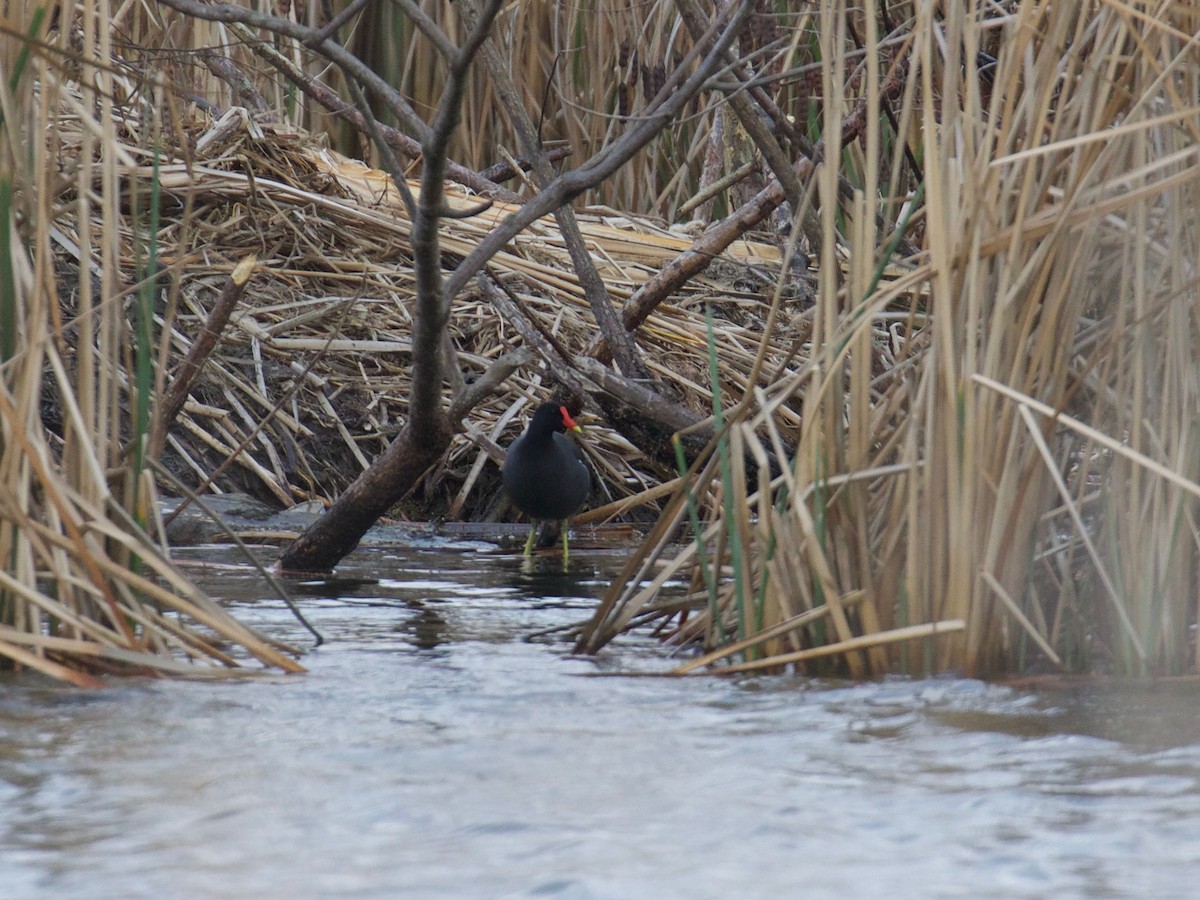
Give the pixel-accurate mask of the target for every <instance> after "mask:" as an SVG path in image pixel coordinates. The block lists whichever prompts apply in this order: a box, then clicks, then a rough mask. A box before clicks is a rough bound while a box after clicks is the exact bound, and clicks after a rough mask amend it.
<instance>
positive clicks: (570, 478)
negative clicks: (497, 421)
mask: <svg viewBox="0 0 1200 900" xmlns="http://www.w3.org/2000/svg"><path fill="white" fill-rule="evenodd" d="M567 429H571V430H572V431H581V430H582V429H581V428H580V427H579V426H578V425H576V424H575V421H574V420H573V419H572V418H571V416H570V414H569V413H568V412H567V408H566V407H565V406H562V405H560V404H558V403H543V404H542V405H541V406H539V407H538V408H537V409H536V410H534V413H533V418H532V419H530V420H529V428H528V429H527V430H526V431H525V433H524V434H523V435H521V436H520V437H519V438H517V439H516V440H515V441H513V442H512V446H510V447H509V448H508V455H507V456H505V458H504V473H503V477H504V490H505V492H506V493H507V494H508V498H509V499H510V500H512V502H513V503H514V504H516V506H517V508H518V509H519V510H521V512H523V513H525V515H527V516H529V518H530V519H532V520H533V527H532V528H531V529H530V531H529V539H528V540H527V541H525V555H526V556H529V555H530V554H531V553H533V541H534V538H535V537H536V536H537V527H538V522H541V521H550V520H555V521H561V522H563V529H562V545H563V564H564V565H565V564H566V562H567V528H566V522H565V520H566V519H568V518H570V516H571V515H572V514H574V512H575V511H576V510H577V509H579V507H581V506H583V501H584V500H586V499H587V497H588V494H589V493H590V492H591V489H592V476H591V474H590V473H589V472H588V467H587V466H586V465H585V464H584V462H583V455H582V454H581V453H580V452H579V448H578V447H576V446H575V444H573V443H572V442H571V441H570V440H569V439H568V438H567V436H566V435H565V434H564V433H563V432H565V431H566V430H567Z"/></svg>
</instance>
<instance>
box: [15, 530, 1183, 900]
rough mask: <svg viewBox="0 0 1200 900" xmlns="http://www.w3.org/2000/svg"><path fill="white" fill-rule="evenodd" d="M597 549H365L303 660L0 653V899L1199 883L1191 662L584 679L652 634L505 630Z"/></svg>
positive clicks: (274, 624) (1170, 890) (237, 588)
mask: <svg viewBox="0 0 1200 900" xmlns="http://www.w3.org/2000/svg"><path fill="white" fill-rule="evenodd" d="M213 557H214V558H222V559H224V558H227V557H228V554H227V552H225V551H219V552H217V553H216V554H213ZM618 564H619V560H615V559H608V560H605V559H603V558H599V559H597V558H591V559H589V558H588V557H586V556H580V557H578V558H577V559H573V565H575V566H576V568H575V569H574V570H573V572H572V573H571V574H570V575H567V576H564V575H562V574H551V573H550V572H547V573H544V574H533V575H522V574H521V573H520V568H519V565H520V564H519V561H518V560H515V559H513V558H512V557H505V558H497V557H493V556H489V555H486V554H482V553H476V552H472V551H470V550H458V551H455V552H446V551H445V550H442V551H437V550H430V551H404V552H403V553H396V552H392V553H388V552H384V551H379V550H374V551H363V552H360V553H358V554H356V555H355V556H354V557H353V558H352V559H351V560H350V562H349V563H348V564H347V565H345V566H343V567H342V568H341V569H340V570H339V574H340V575H341V576H343V577H342V578H340V579H339V580H337V581H332V582H321V583H312V584H308V585H302V586H297V595H298V599H299V602H300V603H301V605H302V607H303V609H304V611H305V613H306V614H307V615H308V616H309V617H310V618H311V619H312V621H313V622H314V624H316V625H317V627H319V628H320V629H321V630H322V631H323V632H324V633H325V634H326V636H327V638H328V639H329V643H328V644H327V645H326V646H324V647H322V648H321V649H320V650H319V651H317V652H315V653H312V654H310V655H309V656H308V657H306V659H305V662H306V664H307V665H308V666H309V667H310V670H311V671H310V674H308V675H306V676H302V677H292V678H284V677H271V678H261V679H257V680H254V681H250V682H247V683H237V684H201V683H178V682H165V681H138V682H118V683H115V684H114V686H113V687H112V688H110V689H108V690H102V691H98V692H90V693H89V692H80V691H76V690H72V689H67V688H62V687H58V686H53V685H47V684H45V683H44V682H41V681H37V680H34V679H31V678H27V677H17V678H13V677H11V676H10V677H9V678H7V680H5V681H3V682H0V897H3V898H5V900H7V898H25V897H30V898H41V897H54V898H59V897H70V898H75V897H97V898H110V897H148V898H149V897H155V898H158V897H205V898H207V897H220V898H224V897H281V898H282V897H432V898H440V897H448V898H458V897H464V898H470V897H480V898H492V897H562V898H577V897H578V898H643V897H644V898H670V897H685V896H686V897H701V898H708V897H713V898H717V897H730V898H733V897H737V898H755V897H798V896H805V897H824V896H839V897H841V896H849V897H884V896H886V897H890V898H906V897H914V898H923V897H996V898H1009V897H1050V896H1053V897H1153V898H1167V897H1181V898H1183V897H1195V896H1198V895H1200V887H1197V886H1198V885H1200V716H1198V713H1200V702H1198V701H1197V689H1198V686H1197V685H1196V684H1195V683H1177V684H1170V685H1156V686H1153V687H1128V686H1127V687H1105V686H1097V685H1094V684H1093V685H1090V686H1086V687H1078V688H1070V689H1057V690H1054V691H1043V692H1040V693H1038V692H1029V691H1016V690H1012V689H1008V688H1004V687H998V686H989V685H986V684H982V683H980V682H976V681H968V680H953V679H937V680H926V681H908V680H896V681H886V682H882V683H873V684H865V685H848V684H836V683H814V682H811V681H806V680H802V679H798V678H768V677H760V678H747V679H744V680H717V679H708V678H692V679H683V680H680V679H675V680H668V679H661V678H648V677H598V676H603V675H609V674H611V673H614V672H619V671H623V670H633V669H640V670H647V669H651V668H654V667H656V666H659V665H660V664H661V662H662V652H661V650H660V649H659V648H657V647H656V646H655V645H654V644H652V643H650V642H648V641H637V640H631V641H626V642H624V643H623V644H622V645H621V646H620V647H618V648H617V649H616V650H615V651H613V652H611V653H609V654H607V655H606V656H605V657H604V658H602V659H600V660H598V661H592V660H583V659H576V658H570V657H568V656H566V655H565V654H566V651H567V649H569V648H568V646H567V645H562V644H557V645H556V644H546V643H531V642H528V641H526V640H525V637H526V636H527V635H528V634H529V633H531V632H533V631H536V630H538V629H543V628H547V627H550V626H553V625H556V624H562V623H566V622H572V621H577V620H580V619H582V618H583V617H584V616H585V615H586V613H587V611H588V610H589V609H590V607H591V605H592V604H593V602H594V600H593V598H594V597H596V596H598V595H599V593H600V592H601V591H602V589H603V581H604V572H605V571H608V572H611V571H614V570H615V567H616V565H618ZM551 568H552V567H551ZM366 579H378V581H377V582H376V583H371V582H370V581H369V580H366ZM204 582H205V584H207V586H208V587H209V588H210V589H211V590H212V591H213V592H215V593H217V594H218V595H221V596H226V597H230V598H235V599H233V600H232V601H231V602H232V603H233V604H234V605H235V606H236V607H237V609H238V612H239V614H240V615H242V616H243V617H244V618H246V619H247V620H249V621H251V622H253V623H254V624H256V625H257V626H259V627H260V628H263V629H264V630H267V631H269V632H270V633H272V634H274V635H276V636H278V637H282V638H284V639H288V640H294V641H296V642H301V641H302V640H303V632H302V631H300V630H299V629H298V628H297V626H296V625H295V623H294V622H293V621H292V620H291V619H290V617H289V615H288V614H287V612H286V610H284V609H283V608H282V607H281V606H280V605H279V604H278V603H276V602H273V601H260V602H254V601H251V600H247V599H244V598H245V597H246V596H247V594H248V593H251V594H252V593H253V592H257V591H259V590H261V586H260V585H259V584H258V582H257V581H256V580H255V579H254V578H253V577H252V576H250V575H248V574H241V573H237V572H224V573H213V574H211V575H206V576H205V577H204ZM236 598H242V599H236Z"/></svg>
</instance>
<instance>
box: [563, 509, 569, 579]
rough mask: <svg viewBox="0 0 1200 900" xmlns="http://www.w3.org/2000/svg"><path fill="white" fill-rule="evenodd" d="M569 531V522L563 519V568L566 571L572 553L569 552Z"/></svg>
mask: <svg viewBox="0 0 1200 900" xmlns="http://www.w3.org/2000/svg"><path fill="white" fill-rule="evenodd" d="M567 530H568V529H567V520H566V519H563V520H562V542H563V568H564V569H565V568H566V567H567V557H568V556H569V555H570V551H569V550H567Z"/></svg>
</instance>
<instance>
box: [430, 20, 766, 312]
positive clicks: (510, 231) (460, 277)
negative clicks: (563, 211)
mask: <svg viewBox="0 0 1200 900" xmlns="http://www.w3.org/2000/svg"><path fill="white" fill-rule="evenodd" d="M753 5H754V3H753V0H731V2H730V3H729V4H727V5H726V7H725V8H724V9H723V10H722V12H721V13H720V14H718V16H717V18H716V21H714V22H713V24H712V26H711V27H710V29H709V31H710V32H711V33H716V34H717V38H716V40H715V41H714V42H713V45H712V48H711V49H710V50H709V51H708V53H707V54H705V56H704V60H703V62H701V63H700V65H699V66H697V67H696V69H695V70H694V71H693V72H692V74H691V75H690V76H689V77H688V78H687V79H686V80H684V82H683V83H682V84H681V85H680V86H679V88H678V89H677V90H675V91H673V92H671V93H670V94H669V95H668V96H666V97H665V98H663V99H662V100H661V102H659V103H658V104H657V105H656V106H654V107H653V108H652V109H651V110H650V111H649V112H647V113H646V114H645V115H644V116H643V117H642V118H641V120H640V121H639V122H638V123H637V124H636V125H634V126H633V127H632V128H631V129H630V130H629V131H627V132H625V134H624V135H622V136H621V137H620V138H619V139H618V140H617V141H616V142H614V143H613V144H610V145H609V146H607V147H605V148H603V149H601V150H600V151H598V152H597V153H596V154H595V155H594V156H592V157H591V158H590V159H589V160H588V161H587V162H585V163H583V164H582V165H580V166H579V168H577V169H572V170H571V171H570V172H564V173H563V174H562V175H560V176H558V178H556V179H554V181H552V182H551V183H550V184H548V185H546V187H545V188H544V189H543V190H542V191H541V192H540V193H539V194H537V195H536V196H534V197H532V198H531V199H529V200H528V201H526V203H525V204H524V206H522V207H521V208H520V209H519V210H516V211H514V212H513V213H511V214H510V215H509V216H508V217H507V218H506V219H504V221H502V222H500V223H499V224H497V225H496V227H495V228H493V229H492V230H491V231H490V232H489V233H488V235H487V236H486V237H485V238H484V239H483V240H481V241H480V242H479V243H478V244H477V245H476V246H475V249H474V250H472V251H471V252H470V253H469V254H468V255H467V257H466V258H465V259H464V260H463V261H462V262H461V263H459V264H458V266H457V267H456V268H455V269H454V271H453V272H452V273H450V276H449V277H448V278H447V279H446V294H447V296H450V297H454V296H456V295H457V294H458V292H459V291H461V290H462V289H463V288H464V287H466V285H467V282H468V281H470V280H471V278H472V277H474V275H475V274H476V273H477V272H478V271H479V270H480V269H481V268H483V266H484V264H485V263H486V262H487V261H488V260H489V259H491V258H492V257H493V256H495V255H496V253H497V252H499V251H500V250H501V249H502V248H503V247H504V246H505V245H506V244H507V243H508V242H509V241H511V240H512V239H513V238H514V237H516V236H517V235H518V234H520V233H521V232H522V231H524V230H525V229H526V228H528V227H529V226H530V225H531V224H532V223H533V222H536V221H537V220H538V219H540V218H541V217H542V216H544V215H547V214H548V213H551V212H553V211H554V210H555V209H557V208H558V207H560V206H562V205H563V204H565V203H570V202H571V200H573V199H574V198H576V197H578V196H579V195H580V194H582V193H583V192H584V191H586V190H588V189H589V188H591V187H593V186H595V185H597V184H599V183H600V182H602V181H604V180H605V179H606V178H609V177H610V176H612V175H613V173H615V172H616V171H617V170H618V169H620V168H621V166H623V165H625V163H627V162H628V161H629V160H630V158H631V157H632V156H633V155H634V154H635V153H637V152H638V151H639V150H641V149H642V148H643V147H645V146H646V144H648V143H649V142H650V141H651V140H653V139H654V138H655V137H656V136H657V135H658V134H659V133H660V132H661V131H662V130H663V129H664V128H665V127H666V126H667V125H668V124H669V123H670V121H671V120H672V118H674V117H675V116H676V115H678V114H679V112H680V111H681V110H682V109H683V107H684V106H685V105H686V104H687V103H688V102H689V101H690V100H691V99H692V98H693V97H694V96H695V95H696V93H697V91H699V90H700V88H701V86H703V84H704V83H705V82H706V81H707V80H708V78H709V76H710V75H711V74H712V72H714V71H715V70H716V69H717V68H719V67H720V65H721V64H722V59H723V56H724V53H725V51H726V50H727V49H728V48H729V46H730V44H732V43H733V40H734V38H735V37H737V34H738V32H739V31H740V30H741V28H742V26H743V25H744V24H745V21H746V17H747V16H748V15H749V14H750V10H751V9H752V8H753ZM731 7H732V14H731V11H730V10H731ZM664 90H665V89H664Z"/></svg>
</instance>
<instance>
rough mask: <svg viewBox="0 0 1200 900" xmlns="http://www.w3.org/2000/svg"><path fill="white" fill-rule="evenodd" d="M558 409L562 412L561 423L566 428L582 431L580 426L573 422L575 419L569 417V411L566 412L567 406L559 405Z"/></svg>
mask: <svg viewBox="0 0 1200 900" xmlns="http://www.w3.org/2000/svg"><path fill="white" fill-rule="evenodd" d="M558 411H559V412H560V413H562V417H563V424H564V425H566V426H567V430H569V431H582V430H583V429H582V428H580V427H579V426H578V425H576V424H575V420H574V419H572V418H571V414H570V413H569V412H567V408H566V407H565V406H560V407H559V408H558Z"/></svg>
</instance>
